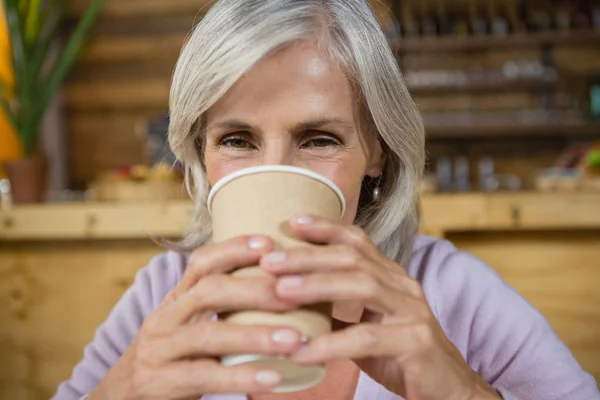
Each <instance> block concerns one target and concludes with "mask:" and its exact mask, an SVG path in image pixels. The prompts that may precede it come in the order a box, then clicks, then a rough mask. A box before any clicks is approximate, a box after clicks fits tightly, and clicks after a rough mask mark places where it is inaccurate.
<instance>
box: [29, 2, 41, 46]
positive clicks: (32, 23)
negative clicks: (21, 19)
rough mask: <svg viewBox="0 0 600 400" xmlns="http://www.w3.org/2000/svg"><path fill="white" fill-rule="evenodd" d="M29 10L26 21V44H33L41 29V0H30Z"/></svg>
mask: <svg viewBox="0 0 600 400" xmlns="http://www.w3.org/2000/svg"><path fill="white" fill-rule="evenodd" d="M28 8H29V11H28V12H27V20H26V23H25V44H26V45H28V46H29V45H32V44H34V43H35V42H36V38H37V35H38V32H39V31H40V25H39V20H40V13H41V10H40V8H41V0H31V1H30V2H29V7H28Z"/></svg>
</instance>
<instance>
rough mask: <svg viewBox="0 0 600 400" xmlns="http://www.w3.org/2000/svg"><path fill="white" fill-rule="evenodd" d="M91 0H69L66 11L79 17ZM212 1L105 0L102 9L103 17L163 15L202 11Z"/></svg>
mask: <svg viewBox="0 0 600 400" xmlns="http://www.w3.org/2000/svg"><path fill="white" fill-rule="evenodd" d="M90 2H91V0H70V1H69V2H68V5H69V7H68V10H67V11H68V13H69V15H70V16H74V17H81V16H82V15H83V14H84V13H85V10H87V7H88V6H89V4H90ZM211 3H212V1H211V0H169V1H165V0H106V1H105V5H104V7H103V9H102V14H101V15H102V16H103V17H139V16H157V17H158V16H163V15H165V14H169V13H170V14H176V13H180V14H187V13H202V11H206V9H207V8H208V6H209V5H210V4H211Z"/></svg>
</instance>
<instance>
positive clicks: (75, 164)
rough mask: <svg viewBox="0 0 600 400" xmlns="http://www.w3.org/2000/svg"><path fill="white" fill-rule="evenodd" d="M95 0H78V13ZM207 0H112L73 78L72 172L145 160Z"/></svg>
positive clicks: (91, 172) (90, 172) (87, 176)
mask: <svg viewBox="0 0 600 400" xmlns="http://www.w3.org/2000/svg"><path fill="white" fill-rule="evenodd" d="M88 3H89V0H71V10H70V11H71V15H72V16H73V18H76V17H77V16H78V15H80V14H81V11H82V10H83V9H84V8H85V5H86V4H88ZM208 3H210V1H208V0H169V1H164V0H127V1H124V0H107V1H106V7H105V10H104V12H103V14H102V16H101V18H100V20H99V22H98V24H97V26H96V28H95V36H94V39H93V42H92V44H91V47H90V50H89V53H88V55H87V57H86V58H85V59H84V60H83V62H82V63H80V64H79V66H78V67H77V68H76V70H75V71H74V73H73V74H72V76H71V77H70V79H69V82H68V84H67V86H66V90H65V92H66V108H67V113H68V137H69V147H70V169H71V180H72V181H73V182H74V183H80V184H81V183H84V182H86V181H89V180H91V179H93V178H94V177H95V176H96V175H97V174H98V173H99V172H100V171H102V170H103V169H106V168H113V167H118V166H121V165H128V164H132V163H138V162H143V161H144V157H145V154H144V149H143V144H142V138H141V132H142V130H143V124H144V123H145V121H147V120H148V119H153V118H157V117H158V116H160V115H161V114H164V113H165V112H166V110H167V103H168V94H169V84H170V78H171V73H172V69H173V67H174V65H175V62H176V60H177V57H178V55H179V50H180V48H181V46H182V44H183V42H184V39H185V37H186V35H187V34H188V33H189V32H190V31H191V29H192V27H193V26H194V21H197V20H198V18H201V16H202V10H203V9H205V7H206V6H207V4H208Z"/></svg>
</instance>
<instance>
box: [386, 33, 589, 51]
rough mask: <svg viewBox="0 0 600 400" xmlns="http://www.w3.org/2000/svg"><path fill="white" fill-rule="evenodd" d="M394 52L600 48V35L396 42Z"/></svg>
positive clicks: (583, 34) (400, 39) (522, 35)
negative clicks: (554, 47) (580, 46)
mask: <svg viewBox="0 0 600 400" xmlns="http://www.w3.org/2000/svg"><path fill="white" fill-rule="evenodd" d="M392 43H393V46H394V48H395V49H396V50H397V51H398V52H401V53H424V52H439V51H476V50H487V49H514V48H517V47H522V48H523V47H538V46H542V45H546V44H549V45H578V46H579V45H594V44H600V32H596V31H571V32H543V33H527V34H515V35H509V36H505V37H498V36H462V37H439V38H401V37H400V38H395V39H393V40H392Z"/></svg>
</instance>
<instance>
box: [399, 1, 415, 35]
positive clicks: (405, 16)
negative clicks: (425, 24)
mask: <svg viewBox="0 0 600 400" xmlns="http://www.w3.org/2000/svg"><path fill="white" fill-rule="evenodd" d="M400 14H401V15H400V25H401V27H402V33H403V35H404V36H405V37H407V38H414V37H418V36H419V23H418V22H417V18H416V16H415V14H414V10H413V8H412V7H411V5H410V3H409V2H407V1H403V2H402V6H401V9H400Z"/></svg>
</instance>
